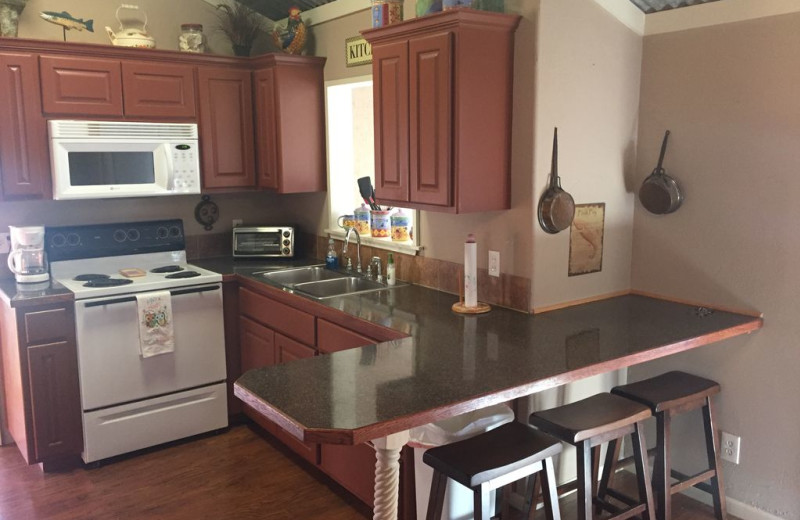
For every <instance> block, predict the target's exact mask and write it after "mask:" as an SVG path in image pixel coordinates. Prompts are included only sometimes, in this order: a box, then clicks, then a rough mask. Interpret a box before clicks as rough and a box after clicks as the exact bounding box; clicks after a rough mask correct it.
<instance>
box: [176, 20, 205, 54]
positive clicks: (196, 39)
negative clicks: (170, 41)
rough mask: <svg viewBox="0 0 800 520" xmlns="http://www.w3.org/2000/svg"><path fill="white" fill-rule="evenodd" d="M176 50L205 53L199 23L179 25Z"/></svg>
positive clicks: (201, 27)
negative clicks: (179, 31)
mask: <svg viewBox="0 0 800 520" xmlns="http://www.w3.org/2000/svg"><path fill="white" fill-rule="evenodd" d="M178 48H179V49H180V50H181V51H183V52H197V53H203V52H205V51H206V42H205V38H204V36H203V26H202V25H201V24H199V23H185V24H183V25H181V35H180V37H179V38H178Z"/></svg>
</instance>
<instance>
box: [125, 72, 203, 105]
mask: <svg viewBox="0 0 800 520" xmlns="http://www.w3.org/2000/svg"><path fill="white" fill-rule="evenodd" d="M122 83H123V85H124V86H125V89H124V95H123V99H124V103H125V115H126V116H141V117H154V118H182V117H187V118H193V117H195V115H196V113H197V110H196V107H195V95H194V67H191V66H188V65H175V64H169V65H164V64H159V63H152V62H142V61H123V62H122Z"/></svg>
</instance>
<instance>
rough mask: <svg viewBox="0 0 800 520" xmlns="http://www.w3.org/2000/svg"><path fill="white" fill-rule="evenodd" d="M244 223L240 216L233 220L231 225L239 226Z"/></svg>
mask: <svg viewBox="0 0 800 520" xmlns="http://www.w3.org/2000/svg"><path fill="white" fill-rule="evenodd" d="M242 224H244V220H242V219H240V218H235V219H233V220H231V227H239V226H241V225H242Z"/></svg>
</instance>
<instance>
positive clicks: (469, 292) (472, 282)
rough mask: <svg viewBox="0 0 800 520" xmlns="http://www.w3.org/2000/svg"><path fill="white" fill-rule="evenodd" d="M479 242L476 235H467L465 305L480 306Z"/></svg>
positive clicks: (465, 249)
mask: <svg viewBox="0 0 800 520" xmlns="http://www.w3.org/2000/svg"><path fill="white" fill-rule="evenodd" d="M477 255H478V244H476V243H475V236H474V235H472V234H471V233H470V234H469V235H467V241H466V243H465V244H464V306H465V307H477V306H478V265H477V263H478V262H477Z"/></svg>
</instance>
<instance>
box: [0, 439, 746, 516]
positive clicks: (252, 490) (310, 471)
mask: <svg viewBox="0 0 800 520" xmlns="http://www.w3.org/2000/svg"><path fill="white" fill-rule="evenodd" d="M678 498H679V499H682V498H683V497H678ZM573 502H574V498H572V497H568V498H566V499H564V500H563V501H562V508H563V518H565V519H569V518H574V517H575V507H574V503H573ZM674 510H675V515H674V517H673V519H674V520H705V519H709V520H711V519H713V512H712V511H711V509H710V508H708V507H706V506H703V505H701V504H699V503H697V502H694V501H692V500H689V499H683V500H680V504H677V503H676V506H675V508H674ZM323 518H324V519H326V520H350V519H353V520H364V519H369V518H371V515H370V513H369V511H367V510H366V508H365V507H364V506H363V505H362V504H360V502H358V501H357V500H356V499H355V498H353V497H351V496H350V495H349V494H348V493H347V492H345V491H344V490H343V489H342V488H340V487H339V486H338V485H336V484H335V483H333V482H332V481H330V480H329V479H328V478H327V477H325V476H324V475H322V473H320V472H319V471H317V470H316V469H314V468H312V467H311V466H310V465H308V464H304V463H302V461H300V459H299V458H297V457H295V456H294V455H293V454H290V453H288V452H287V451H286V450H285V449H282V448H281V447H280V446H279V445H278V444H277V443H275V442H270V441H267V440H265V439H264V438H263V437H262V436H261V434H260V433H259V432H258V431H257V430H256V429H254V428H251V427H249V426H236V427H233V428H231V429H230V430H229V431H227V432H226V433H223V434H220V435H211V436H207V437H202V438H198V439H193V440H191V441H188V442H182V443H178V444H175V445H172V446H168V447H164V448H160V449H154V450H150V451H148V452H145V453H141V454H137V455H135V456H131V457H125V458H121V459H119V460H116V461H114V462H111V463H108V464H105V465H102V466H100V467H98V468H77V469H74V470H72V471H69V472H65V473H55V474H43V473H42V471H41V470H40V469H39V467H38V466H27V465H26V464H25V463H24V461H23V460H22V456H21V455H20V454H19V451H18V450H17V448H16V446H5V447H2V448H0V520H42V519H47V520H50V519H54V520H72V519H81V520H94V519H98V520H100V519H102V520H106V519H109V520H111V519H126V520H127V519H163V520H184V519H187V520H189V519H191V520H194V519H215V520H226V519H232V520H247V519H260V520H284V519H292V520H298V519H323ZM731 520H736V519H734V518H732V517H731Z"/></svg>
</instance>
